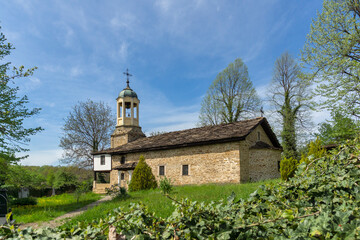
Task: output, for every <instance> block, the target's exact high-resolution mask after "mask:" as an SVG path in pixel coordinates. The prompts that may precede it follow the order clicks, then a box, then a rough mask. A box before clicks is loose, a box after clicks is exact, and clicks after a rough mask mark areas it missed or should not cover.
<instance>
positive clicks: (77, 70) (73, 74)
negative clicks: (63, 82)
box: [70, 66, 83, 77]
mask: <svg viewBox="0 0 360 240" xmlns="http://www.w3.org/2000/svg"><path fill="white" fill-rule="evenodd" d="M82 73H83V70H82V69H81V67H79V66H76V67H72V68H71V69H70V76H71V77H78V76H80V75H81V74H82Z"/></svg>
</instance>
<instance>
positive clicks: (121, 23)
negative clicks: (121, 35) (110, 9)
mask: <svg viewBox="0 0 360 240" xmlns="http://www.w3.org/2000/svg"><path fill="white" fill-rule="evenodd" d="M136 23H137V19H136V17H135V16H134V15H132V14H130V13H124V14H121V15H118V16H115V17H113V18H112V19H111V20H110V25H111V26H112V27H113V28H114V29H116V30H119V28H120V29H127V30H131V29H134V28H135V25H136Z"/></svg>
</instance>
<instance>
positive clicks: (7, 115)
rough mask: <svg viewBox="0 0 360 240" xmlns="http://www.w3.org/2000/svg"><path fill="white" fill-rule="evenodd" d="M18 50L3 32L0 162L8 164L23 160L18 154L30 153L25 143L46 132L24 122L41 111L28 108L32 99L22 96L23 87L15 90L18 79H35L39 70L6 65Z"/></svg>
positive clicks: (0, 50)
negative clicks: (32, 77) (36, 71)
mask: <svg viewBox="0 0 360 240" xmlns="http://www.w3.org/2000/svg"><path fill="white" fill-rule="evenodd" d="M0 31H1V27H0ZM14 49H15V48H14V47H13V45H12V44H11V43H9V42H7V39H6V38H5V35H4V34H3V33H2V32H0V159H1V161H2V162H3V161H7V162H8V163H11V162H16V161H18V160H19V159H20V157H17V156H16V155H15V154H16V153H19V152H23V151H28V150H29V149H27V148H25V147H24V143H27V142H29V141H30V136H31V135H34V134H36V133H37V132H39V131H41V130H42V128H41V127H35V128H25V127H24V126H23V123H24V120H25V119H27V118H29V117H32V116H34V115H36V114H38V113H39V111H40V109H39V108H34V109H29V108H27V107H26V104H27V103H28V102H29V101H28V98H27V97H26V96H23V97H19V96H18V94H17V93H18V90H19V87H17V86H15V79H17V78H22V77H29V76H31V75H33V72H34V70H35V69H36V67H34V68H30V69H25V68H24V66H20V67H18V68H17V67H11V66H10V65H11V63H10V62H3V60H4V58H5V57H6V56H8V55H10V53H11V51H12V50H14ZM10 69H12V70H10ZM9 72H10V73H9ZM25 157H26V156H25Z"/></svg>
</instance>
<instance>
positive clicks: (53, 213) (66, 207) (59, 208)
mask: <svg viewBox="0 0 360 240" xmlns="http://www.w3.org/2000/svg"><path fill="white" fill-rule="evenodd" d="M100 198H101V196H100V195H97V194H95V193H92V192H89V193H86V194H84V195H82V196H81V197H80V199H79V202H78V203H77V202H76V197H75V196H74V195H73V194H68V193H65V194H61V195H56V196H52V197H42V198H38V199H37V201H38V203H37V205H34V206H12V211H13V214H14V219H15V220H16V222H17V223H29V222H40V221H41V222H43V221H48V220H51V219H54V218H56V217H58V216H61V215H64V214H65V213H68V212H70V211H73V210H76V209H78V208H81V207H83V206H85V205H87V204H90V203H92V202H94V201H97V200H99V199H100Z"/></svg>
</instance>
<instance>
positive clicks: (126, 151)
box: [96, 137, 245, 155]
mask: <svg viewBox="0 0 360 240" xmlns="http://www.w3.org/2000/svg"><path fill="white" fill-rule="evenodd" d="M244 139H245V137H231V138H224V139H217V140H208V141H201V142H192V143H183V144H176V145H169V146H157V147H148V148H146V147H145V148H140V149H139V148H137V149H131V150H120V151H117V150H115V149H112V150H110V149H109V150H110V151H108V152H106V153H108V154H125V153H136V152H145V151H159V150H167V149H175V148H183V147H192V146H201V145H208V144H217V143H227V142H235V141H242V140H244ZM97 154H101V153H99V152H97V153H96V155H97ZM102 154H104V153H102Z"/></svg>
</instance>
